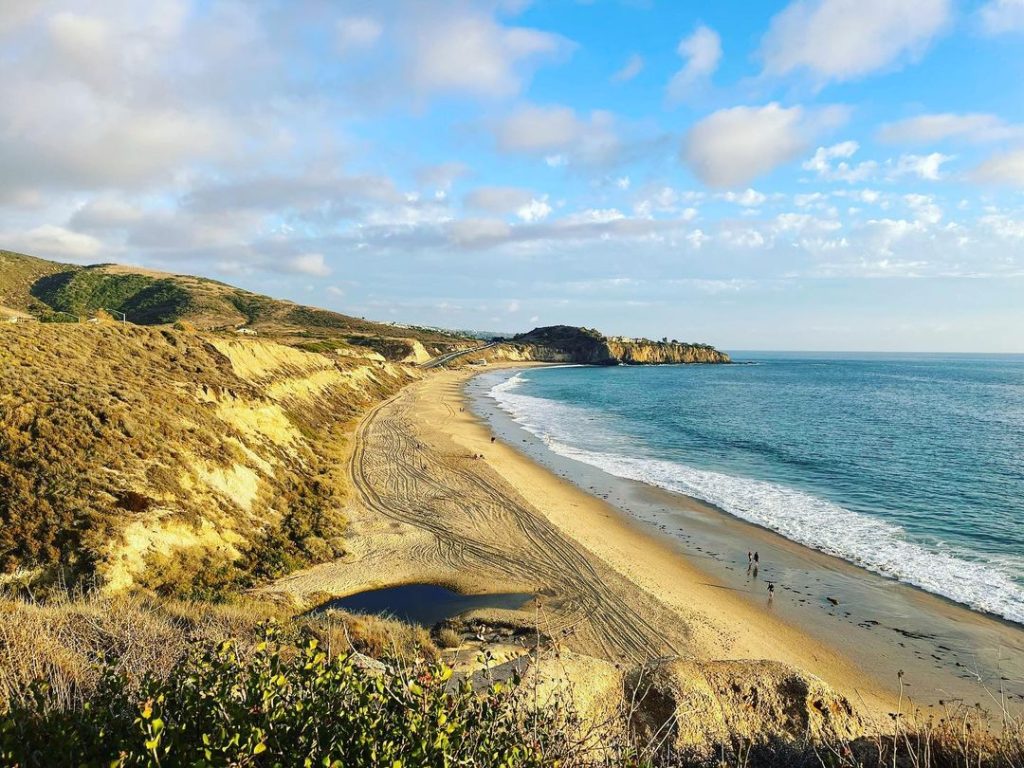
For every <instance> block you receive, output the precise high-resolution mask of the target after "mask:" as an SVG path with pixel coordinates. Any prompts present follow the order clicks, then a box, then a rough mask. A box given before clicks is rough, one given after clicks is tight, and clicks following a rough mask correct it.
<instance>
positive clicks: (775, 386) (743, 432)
mask: <svg viewBox="0 0 1024 768" xmlns="http://www.w3.org/2000/svg"><path fill="white" fill-rule="evenodd" d="M733 359H734V360H737V361H740V364H737V365H730V366H665V367H615V368H591V367H562V368H547V369H532V370H529V371H524V372H520V373H518V374H515V375H512V376H509V375H507V374H506V375H504V376H502V379H501V381H500V382H499V383H497V384H496V385H494V386H493V388H491V390H490V394H491V396H492V397H493V398H494V399H495V400H496V401H497V403H498V405H499V406H500V407H501V408H502V409H504V410H505V411H507V412H508V413H509V414H510V415H511V416H512V418H514V419H515V420H516V421H517V422H519V423H520V424H521V425H522V426H523V427H525V428H526V429H527V430H528V431H530V432H532V433H533V434H534V435H536V436H537V437H539V438H540V439H542V440H543V441H544V442H545V443H546V444H547V445H548V447H549V448H550V449H551V450H553V451H555V452H556V453H559V454H562V455H564V456H567V457H570V458H573V459H576V460H579V461H583V462H585V463H588V464H591V465H593V466H595V467H598V468H600V469H602V470H604V471H606V472H608V473H610V474H613V475H617V476H619V477H624V478H628V479H632V480H638V481H641V482H644V483H649V484H651V485H655V486H659V487H661V488H665V489H667V490H671V491H677V492H680V493H684V494H687V495H690V496H694V497H697V498H699V499H702V500H704V501H707V502H710V503H712V504H714V505H716V506H718V507H720V508H721V509H723V510H724V511H726V512H728V513H730V514H733V515H735V516H736V517H739V518H742V519H744V520H748V521H750V522H753V523H757V524H759V525H762V526H765V527H767V528H770V529H772V530H775V531H777V532H778V533H780V534H782V535H783V536H786V537H787V538H789V539H792V540H794V541H797V542H800V543H802V544H805V545H807V546H810V547H814V548H816V549H819V550H822V551H824V552H827V553H829V554H833V555H836V556H838V557H841V558H844V559H846V560H848V561H850V562H852V563H856V564H857V565H860V566H863V567H865V568H868V569H870V570H872V571H875V572H877V573H881V574H883V575H886V576H889V577H892V578H895V579H899V580H901V581H905V582H907V583H910V584H914V585H916V586H918V587H921V588H923V589H926V590H928V591H930V592H934V593H937V594H940V595H943V596H945V597H947V598H950V599H952V600H955V601H957V602H960V603H963V604H965V605H967V606H970V607H972V608H975V609H978V610H983V611H987V612H990V613H993V614H996V615H998V616H1001V617H1003V618H1006V619H1009V620H1011V621H1015V622H1019V623H1024V356H990V357H983V356H952V355H949V356H932V355H906V356H895V355H829V354H824V353H822V354H812V353H800V354H796V353H765V352H761V353H737V354H734V356H733Z"/></svg>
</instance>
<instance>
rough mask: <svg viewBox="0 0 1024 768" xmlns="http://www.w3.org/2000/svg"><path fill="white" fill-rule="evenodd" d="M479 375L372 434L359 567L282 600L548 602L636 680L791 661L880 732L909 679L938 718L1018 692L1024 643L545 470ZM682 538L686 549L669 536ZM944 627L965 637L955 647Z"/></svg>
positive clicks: (578, 469)
mask: <svg viewBox="0 0 1024 768" xmlns="http://www.w3.org/2000/svg"><path fill="white" fill-rule="evenodd" d="M477 372H478V371H467V370H459V371H441V372H437V373H432V374H431V375H429V376H427V377H426V378H425V379H424V380H423V381H420V382H417V383H415V384H413V385H411V386H409V387H407V388H406V389H404V390H403V391H402V392H401V393H399V394H398V395H397V396H396V397H395V398H393V399H392V400H390V401H388V402H387V403H384V404H383V405H381V406H379V407H378V408H376V409H375V410H374V411H372V412H371V413H370V414H368V415H367V416H366V417H365V418H364V419H363V420H362V421H361V423H360V425H359V428H358V430H357V433H356V435H355V438H354V440H353V444H352V464H351V473H352V484H353V487H354V491H355V493H354V497H355V498H354V499H353V504H352V505H351V508H350V509H349V516H350V519H351V529H350V542H351V549H350V553H349V555H348V556H347V557H346V558H344V559H343V560H341V561H338V562H334V563H327V564H324V565H321V566H318V567H316V568H313V569H310V570H307V571H303V572H300V573H297V574H293V575H292V576H289V577H287V578H285V579H283V580H282V581H280V582H278V583H277V585H275V589H279V590H283V591H286V592H290V593H292V594H295V595H300V596H303V597H304V599H306V600H309V599H310V598H309V596H311V595H320V596H323V595H331V596H343V595H347V594H353V593H355V592H359V591H362V590H365V589H369V588H375V587H382V586H390V585H395V584H403V583H413V582H430V583H437V584H444V585H448V586H451V587H453V588H456V589H459V590H461V591H465V592H504V591H519V592H534V593H536V594H538V596H539V597H538V599H537V601H535V602H534V603H531V604H529V605H528V606H527V607H526V608H525V609H524V610H527V611H531V612H533V614H534V617H535V618H536V620H537V622H538V623H539V625H540V626H541V627H542V628H543V630H544V631H545V633H547V634H548V635H550V636H553V637H556V638H559V639H560V641H561V642H564V643H565V644H566V645H567V646H568V647H571V648H573V649H574V650H578V651H581V652H583V653H588V654H592V655H596V656H601V657H604V658H607V659H610V660H613V661H622V662H624V663H626V662H631V663H637V662H643V661H645V660H648V659H651V658H658V657H673V656H675V657H679V658H684V659H697V660H744V659H758V660H760V659H768V660H775V661H780V662H784V663H787V664H790V665H792V666H794V667H797V668H799V669H802V670H805V671H807V672H810V673H812V674H814V675H816V676H818V677H820V678H822V679H823V680H825V681H826V682H827V683H828V684H830V685H831V686H832V687H833V688H835V689H836V690H837V691H839V692H840V693H842V694H843V695H845V696H847V697H848V698H849V699H850V700H851V701H852V702H854V703H855V704H856V705H857V706H858V707H859V708H860V709H861V710H862V711H864V712H865V713H869V714H874V715H877V716H884V714H885V713H887V712H889V711H894V709H895V707H896V705H897V700H898V697H899V680H898V678H897V675H896V671H897V670H902V671H903V672H904V677H903V680H904V694H905V695H908V696H912V697H913V698H914V701H915V705H920V706H922V707H930V706H935V705H937V704H938V702H939V701H940V700H943V699H944V700H946V701H948V700H951V699H958V700H963V701H967V702H969V703H975V702H977V703H979V704H981V705H982V706H985V707H986V708H988V709H998V703H999V697H1000V696H1001V691H1000V689H1001V688H1004V689H1005V688H1006V687H1007V686H1011V685H1013V684H1016V683H1019V681H1020V679H1021V678H1020V669H1021V664H1022V661H1024V643H1022V637H1021V636H1022V634H1024V633H1021V632H1020V630H1019V629H1018V628H1016V627H1013V626H1009V625H1006V624H1005V623H1003V622H998V621H994V620H991V619H989V618H987V617H984V616H981V615H978V614H976V613H973V612H971V611H968V610H966V609H963V608H961V607H960V606H956V605H954V604H951V603H949V602H948V601H944V600H941V599H939V598H934V597H932V596H930V595H927V594H924V593H921V592H920V591H918V590H915V589H913V588H909V587H905V586H903V585H899V584H896V583H895V582H891V581H888V580H884V579H880V578H879V579H875V577H874V576H873V575H872V574H869V573H867V572H865V571H861V570H860V569H858V568H855V567H853V566H850V565H848V564H846V563H843V562H841V561H838V560H836V559H834V558H831V557H827V556H825V555H822V554H820V553H817V552H813V551H811V550H808V549H806V548H804V547H801V546H799V545H797V544H794V543H792V542H789V541H787V540H785V539H782V538H781V537H779V536H777V535H775V534H772V533H771V532H769V531H765V530H763V529H759V528H756V527H755V526H751V525H748V524H746V523H742V522H741V521H738V520H735V519H733V518H729V517H728V516H727V515H724V514H723V513H720V512H717V511H716V510H713V509H711V508H709V507H707V505H702V504H701V503H700V502H697V501H695V500H692V499H687V498H686V497H681V496H678V495H676V494H669V493H665V492H662V491H659V490H658V489H654V488H650V487H648V486H641V485H640V484H637V483H632V482H629V481H619V480H618V479H616V478H611V477H610V476H606V475H603V473H600V472H599V471H597V470H594V469H592V468H586V467H583V466H582V465H575V466H567V465H565V464H564V463H558V462H557V461H556V462H554V463H552V462H551V458H552V457H550V456H549V457H547V458H546V460H545V461H541V460H540V458H541V457H540V456H539V454H538V451H541V450H542V448H541V447H538V446H532V448H533V450H532V451H531V446H530V445H529V441H528V440H527V439H526V437H524V436H523V435H525V433H523V432H522V430H518V431H517V428H516V426H515V425H514V424H511V423H509V424H504V425H502V422H501V418H500V415H496V414H492V415H493V416H494V418H491V419H490V422H488V421H485V420H484V419H483V418H481V416H480V415H478V414H477V413H474V407H475V408H476V410H478V411H479V410H480V409H481V408H487V407H488V406H487V405H486V404H482V403H481V401H480V399H479V398H478V399H477V400H476V401H475V402H474V400H473V398H472V397H471V395H467V393H466V391H465V388H466V383H467V381H469V379H470V378H471V377H472V376H473V374H474V373H477ZM492 438H495V439H494V440H492ZM543 463H547V464H549V466H543V465H542V464H543ZM602 475H603V477H602ZM569 478H572V480H573V482H570V481H569ZM669 526H676V527H678V528H679V531H680V532H682V533H681V534H678V535H676V536H675V537H670V536H668V535H667V529H668V527H669ZM681 541H683V542H686V543H684V544H681V543H680V542H681ZM748 546H752V547H754V548H758V549H759V550H760V551H761V554H762V571H764V572H765V577H767V576H768V575H769V574H777V575H774V576H772V578H779V577H780V576H781V577H782V578H781V579H780V581H781V582H782V584H783V585H784V586H783V589H780V590H779V591H778V592H777V593H776V596H775V597H774V599H773V600H772V601H771V602H769V601H768V599H767V593H766V590H765V587H764V578H762V579H761V580H757V579H754V580H753V581H752V580H751V577H750V573H749V572H746V567H745V564H746V549H747V547H748ZM801 578H803V579H804V580H806V581H807V582H808V583H807V590H806V591H804V590H803V589H801V588H800V586H798V585H800V584H802V582H800V579H801ZM822 584H826V586H822ZM865 585H866V586H865ZM815 589H817V591H815ZM864 589H867V590H872V589H874V590H876V592H877V590H878V589H882V590H884V591H885V596H881V597H880V596H879V595H878V594H873V596H872V597H871V599H870V602H872V604H873V605H875V606H876V613H880V614H881V615H886V613H885V612H886V611H887V610H888V611H889V612H890V613H893V614H897V615H898V619H897V618H894V617H893V616H889V617H888V618H889V619H892V621H891V622H890V623H891V625H892V626H891V627H887V626H886V624H885V623H884V622H883V621H879V620H876V619H870V618H868V619H864V618H862V617H861V616H860V615H859V614H858V613H856V612H855V610H849V609H847V605H849V606H850V608H856V606H857V603H858V601H857V597H858V595H859V593H858V591H857V590H864ZM822 590H824V592H827V593H828V595H829V597H830V598H831V600H833V601H837V602H839V605H838V606H837V605H834V604H833V602H831V601H830V600H828V599H826V598H825V597H824V592H823V591H822ZM832 595H837V596H839V597H838V598H836V597H832ZM893 595H895V597H893ZM862 602H863V601H862ZM908 606H909V607H908ZM860 609H861V610H862V609H863V605H861V606H860ZM872 615H875V614H872ZM922 627H925V629H922ZM943 627H945V628H956V632H959V633H960V635H958V636H957V637H956V638H953V639H947V638H945V637H944V636H943V635H941V634H938V632H940V631H941V630H942V628H943ZM886 629H890V630H891V631H884V630H886ZM944 641H945V642H948V643H950V645H945V644H944ZM965 644H966V645H968V646H971V645H975V646H977V649H978V650H979V653H976V654H975V655H974V661H973V668H970V669H968V668H966V667H965V666H964V662H959V661H956V660H954V659H955V658H960V656H958V655H957V654H956V653H954V651H957V650H959V649H960V648H961V647H963V646H964V645H965ZM936 646H938V648H940V649H942V648H944V649H945V651H941V650H940V651H939V653H936V652H935V651H934V650H931V649H934V648H935V647H936ZM945 652H949V658H946V657H944V656H941V655H939V654H941V653H945ZM993 654H994V656H993ZM989 656H993V658H995V660H996V661H992V659H991V658H989ZM993 665H994V666H993ZM990 667H992V668H991V669H990ZM1002 693H1005V691H1003V692H1002ZM1011 696H1013V694H1011ZM1018 701H1019V700H1018ZM1011 702H1012V699H1011ZM905 708H906V704H905V703H904V709H905Z"/></svg>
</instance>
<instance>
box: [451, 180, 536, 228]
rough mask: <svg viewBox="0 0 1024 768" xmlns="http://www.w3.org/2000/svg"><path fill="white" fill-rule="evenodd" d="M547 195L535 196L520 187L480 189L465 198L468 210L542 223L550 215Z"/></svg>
mask: <svg viewBox="0 0 1024 768" xmlns="http://www.w3.org/2000/svg"><path fill="white" fill-rule="evenodd" d="M547 199H548V198H547V195H542V196H540V197H537V196H535V195H534V194H533V193H532V192H531V191H530V190H528V189H522V188H520V187H480V188H478V189H474V190H473V191H472V192H470V193H469V194H468V195H466V198H465V204H466V206H467V207H468V208H475V209H477V210H481V211H486V212H488V213H494V214H510V213H514V214H515V215H516V216H517V217H519V218H520V219H522V220H523V221H525V222H527V223H530V222H535V221H543V220H544V219H546V218H547V217H548V215H550V213H551V206H550V205H549V204H548V202H547Z"/></svg>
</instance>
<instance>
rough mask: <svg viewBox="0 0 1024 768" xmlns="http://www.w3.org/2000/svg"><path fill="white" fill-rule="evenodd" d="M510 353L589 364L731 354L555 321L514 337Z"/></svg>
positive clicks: (714, 358)
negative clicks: (556, 323)
mask: <svg viewBox="0 0 1024 768" xmlns="http://www.w3.org/2000/svg"><path fill="white" fill-rule="evenodd" d="M508 346H509V347H510V348H511V350H510V355H509V356H510V357H512V359H520V360H534V361H537V362H549V363H581V364H586V365H619V364H624V365H665V364H674V363H728V362H730V361H729V356H728V355H727V354H725V353H724V352H719V351H718V350H717V349H715V348H714V347H712V346H709V345H707V344H688V343H685V342H679V341H676V340H674V339H673V340H671V341H669V340H668V339H663V340H662V341H652V340H650V339H627V338H623V337H621V336H616V337H611V338H609V337H607V336H604V335H603V334H601V333H600V332H599V331H596V330H594V329H592V328H576V327H574V326H569V325H552V326H547V327H544V328H534V329H533V330H532V331H529V332H527V333H521V334H519V335H517V336H515V337H513V339H512V341H511V342H510V344H509V345H508Z"/></svg>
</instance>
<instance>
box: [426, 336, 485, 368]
mask: <svg viewBox="0 0 1024 768" xmlns="http://www.w3.org/2000/svg"><path fill="white" fill-rule="evenodd" d="M497 345H498V342H497V341H491V342H488V343H487V344H481V345H480V346H479V347H473V348H471V349H462V350H459V351H458V352H448V353H447V354H444V355H438V356H437V357H433V358H431V359H430V360H427V362H425V363H420V366H419V367H420V368H437V366H439V365H444V364H445V363H449V362H451V361H452V360H455V359H456V358H459V357H462V356H463V355H471V354H473V353H474V352H482V351H483V350H485V349H490V348H491V347H496V346H497Z"/></svg>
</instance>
